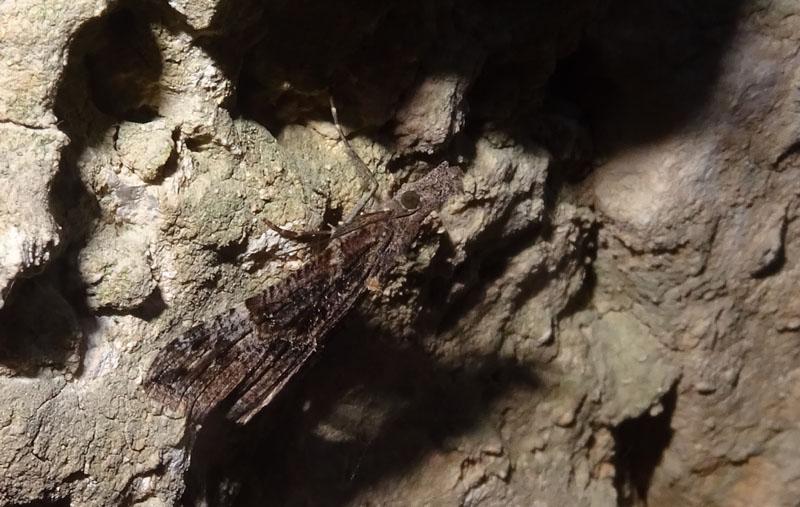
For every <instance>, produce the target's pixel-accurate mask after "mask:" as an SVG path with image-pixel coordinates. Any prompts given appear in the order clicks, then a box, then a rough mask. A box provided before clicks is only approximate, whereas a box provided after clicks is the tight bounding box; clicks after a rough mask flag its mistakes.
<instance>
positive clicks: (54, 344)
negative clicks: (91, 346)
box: [0, 263, 83, 377]
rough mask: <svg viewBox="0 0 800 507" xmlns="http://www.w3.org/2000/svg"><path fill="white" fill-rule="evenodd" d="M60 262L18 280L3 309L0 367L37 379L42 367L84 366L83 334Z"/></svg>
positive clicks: (0, 311) (1, 315)
mask: <svg viewBox="0 0 800 507" xmlns="http://www.w3.org/2000/svg"><path fill="white" fill-rule="evenodd" d="M60 267H62V266H61V265H60V263H55V264H54V265H52V266H51V267H50V268H49V269H48V270H46V271H45V273H43V274H41V275H38V276H36V277H33V278H28V279H22V280H17V281H16V282H15V286H14V288H13V290H12V291H11V293H10V296H9V298H8V300H7V302H6V304H5V306H4V307H3V308H2V310H0V364H2V365H3V366H6V367H8V368H11V369H12V370H13V371H14V372H15V373H17V374H19V375H25V376H29V377H35V376H36V375H37V374H38V372H39V370H40V369H41V368H45V367H52V368H59V369H68V370H69V371H70V372H71V373H76V372H77V370H78V369H79V367H80V355H81V352H82V351H81V347H82V344H83V333H82V331H81V328H80V326H79V325H78V318H77V315H76V313H75V310H74V309H73V307H72V306H71V305H70V303H69V301H68V299H67V297H66V295H65V293H64V290H63V281H62V277H61V276H59V275H60V274H61V273H59V268H60Z"/></svg>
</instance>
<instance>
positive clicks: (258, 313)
mask: <svg viewBox="0 0 800 507" xmlns="http://www.w3.org/2000/svg"><path fill="white" fill-rule="evenodd" d="M390 237H391V229H390V228H388V227H386V226H385V225H384V224H381V223H376V224H373V225H371V226H368V227H365V228H363V229H360V230H357V231H354V232H352V233H351V234H348V235H347V236H346V240H345V238H344V237H343V238H337V239H335V240H333V241H332V242H331V243H330V245H328V247H327V248H326V249H325V250H324V251H323V252H322V253H320V255H319V256H317V257H316V258H315V259H313V260H312V261H311V262H309V263H308V264H306V265H305V266H303V267H302V268H301V269H299V270H298V271H296V272H294V273H292V274H291V275H290V276H288V277H287V278H286V279H284V280H282V281H281V282H279V283H277V284H275V285H273V286H271V287H269V288H268V289H267V290H266V291H264V292H263V293H261V294H259V295H257V296H254V297H251V298H249V299H248V300H246V301H245V302H244V303H243V304H240V305H236V306H234V307H233V308H231V309H229V310H227V311H225V312H223V313H221V314H218V315H216V316H215V317H213V318H212V319H210V320H208V321H206V322H203V323H201V324H199V325H197V326H195V327H193V328H191V329H190V330H189V331H187V332H186V333H184V334H183V335H182V336H180V337H178V338H177V339H175V340H173V341H172V342H171V343H170V344H169V345H168V346H167V347H166V348H165V349H163V350H162V351H161V352H160V353H159V354H158V356H157V357H156V359H155V361H154V362H153V365H152V366H151V368H150V372H149V374H148V378H147V380H146V382H145V387H146V389H147V391H148V392H149V393H150V394H151V396H153V398H155V399H157V400H159V401H161V402H162V403H164V404H166V405H168V406H171V407H173V408H177V407H179V406H181V405H183V406H185V407H186V410H187V412H188V414H189V417H190V418H191V419H193V420H195V421H201V420H202V419H203V418H205V416H207V415H208V413H209V412H210V411H211V410H212V409H213V408H214V407H215V406H217V405H218V404H219V403H220V402H222V401H223V400H225V399H226V398H228V397H229V396H231V397H232V399H234V400H235V402H234V403H233V405H232V407H231V408H230V410H229V412H228V414H227V416H228V417H229V418H231V419H234V420H237V421H238V422H241V423H245V422H247V421H248V420H249V419H250V418H251V417H252V416H253V415H255V414H256V413H257V412H258V411H259V410H261V408H263V407H264V406H266V404H267V403H269V402H270V401H271V400H272V398H273V397H274V396H275V394H277V393H278V392H279V391H280V389H281V388H282V387H283V386H284V385H285V384H286V382H288V380H289V379H290V378H291V377H292V376H293V375H294V374H295V373H296V372H297V371H298V370H299V369H300V367H301V366H302V365H303V364H304V363H305V362H306V361H307V360H308V358H309V357H310V356H311V355H312V354H313V353H314V352H315V351H316V349H317V346H318V344H319V341H320V340H321V339H322V338H323V337H324V335H325V334H326V333H327V331H328V330H329V329H330V328H331V327H333V326H334V325H335V324H336V322H338V320H339V319H340V318H341V317H342V316H343V315H344V314H345V313H346V312H347V310H349V309H350V307H351V306H352V305H353V304H354V303H355V301H356V300H357V299H358V297H359V295H361V293H362V292H363V291H364V289H365V281H366V279H367V278H368V277H369V276H371V273H372V272H373V270H374V267H375V265H376V262H375V261H376V260H377V259H378V258H379V252H380V250H381V249H383V248H385V245H386V244H387V243H388V241H389V240H390ZM312 303H313V304H312Z"/></svg>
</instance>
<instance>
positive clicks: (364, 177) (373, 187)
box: [330, 95, 378, 224]
mask: <svg viewBox="0 0 800 507" xmlns="http://www.w3.org/2000/svg"><path fill="white" fill-rule="evenodd" d="M330 103H331V116H333V124H334V125H335V126H336V131H337V132H338V133H339V137H340V138H341V140H342V142H343V143H344V147H345V149H346V150H347V154H348V155H349V156H350V159H351V160H352V161H353V162H354V163H355V165H356V171H357V172H358V177H359V178H361V184H362V187H364V188H366V190H365V192H364V195H363V196H362V197H361V199H360V200H359V201H358V204H356V207H355V208H353V211H351V212H350V213H349V214H348V215H347V216H346V217H345V219H344V220H343V221H342V223H345V224H346V223H348V222H350V221H351V220H352V219H353V217H355V216H356V215H358V214H359V213H361V210H363V209H364V206H366V205H367V203H368V202H369V201H370V199H372V198H373V197H374V196H375V192H376V191H377V190H378V180H377V179H375V175H374V174H372V171H370V169H369V167H367V164H365V163H364V161H363V160H361V157H359V156H358V153H356V152H355V150H354V149H353V147H352V146H350V142H349V141H348V140H347V136H345V135H344V131H343V130H342V126H341V125H340V124H339V116H338V114H337V113H336V105H335V104H334V103H333V96H332V95H331V97H330Z"/></svg>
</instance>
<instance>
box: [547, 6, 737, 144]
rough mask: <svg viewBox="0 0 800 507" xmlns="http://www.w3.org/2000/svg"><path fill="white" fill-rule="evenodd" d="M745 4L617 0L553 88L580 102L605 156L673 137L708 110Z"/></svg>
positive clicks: (565, 64)
mask: <svg viewBox="0 0 800 507" xmlns="http://www.w3.org/2000/svg"><path fill="white" fill-rule="evenodd" d="M743 4H744V2H743V1H742V0H735V1H729V0H706V1H702V2H697V1H692V0H678V1H668V0H661V1H655V2H637V1H635V0H613V1H611V2H609V3H608V9H607V10H606V11H605V12H604V13H603V14H602V15H601V16H599V17H597V18H596V19H594V20H593V21H592V22H591V23H590V24H589V25H588V27H587V30H586V34H585V37H584V38H583V41H582V42H581V45H580V47H579V49H578V51H576V52H575V53H574V54H572V55H570V56H569V57H567V58H566V59H564V60H563V61H562V62H561V63H560V64H559V65H558V67H557V68H556V72H555V73H554V75H553V79H552V81H551V85H550V90H549V93H550V94H551V95H552V96H554V97H557V98H560V99H563V100H567V101H570V102H574V103H575V104H577V105H579V106H580V108H581V109H582V111H583V113H584V114H585V115H586V117H587V119H588V122H589V127H590V130H591V132H592V137H593V139H594V143H595V146H596V147H597V149H598V151H599V154H600V155H601V156H611V155H612V154H613V153H614V152H616V151H618V150H622V149H625V147H627V146H636V145H641V144H646V143H649V142H652V141H655V140H657V139H659V138H663V137H665V136H668V135H670V133H672V132H675V131H676V130H679V129H680V128H681V127H683V126H684V125H686V124H688V123H691V122H692V121H693V120H694V119H695V118H696V117H697V116H698V115H700V114H702V113H703V112H704V108H705V103H706V101H707V100H708V98H709V96H710V93H711V92H712V91H713V87H714V85H715V83H716V81H717V79H718V77H719V72H720V70H721V69H720V67H721V65H722V61H723V57H724V56H725V53H726V51H727V50H728V48H729V46H730V43H731V41H732V38H733V36H734V35H735V33H736V28H737V22H738V19H739V16H740V11H741V9H742V6H743Z"/></svg>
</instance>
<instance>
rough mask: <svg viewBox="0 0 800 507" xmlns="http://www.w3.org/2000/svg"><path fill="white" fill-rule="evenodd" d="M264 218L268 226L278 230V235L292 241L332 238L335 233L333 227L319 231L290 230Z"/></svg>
mask: <svg viewBox="0 0 800 507" xmlns="http://www.w3.org/2000/svg"><path fill="white" fill-rule="evenodd" d="M262 220H264V223H265V224H267V227H269V228H270V229H272V230H273V231H275V232H277V233H278V236H280V237H282V238H285V239H289V240H292V241H298V242H301V241H316V240H319V239H326V238H330V237H331V235H332V234H333V230H332V229H329V230H324V229H323V230H319V231H300V232H295V231H290V230H289V229H284V228H283V227H280V226H278V225H275V224H274V223H272V222H270V221H269V220H267V219H266V218H263V219H262Z"/></svg>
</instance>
